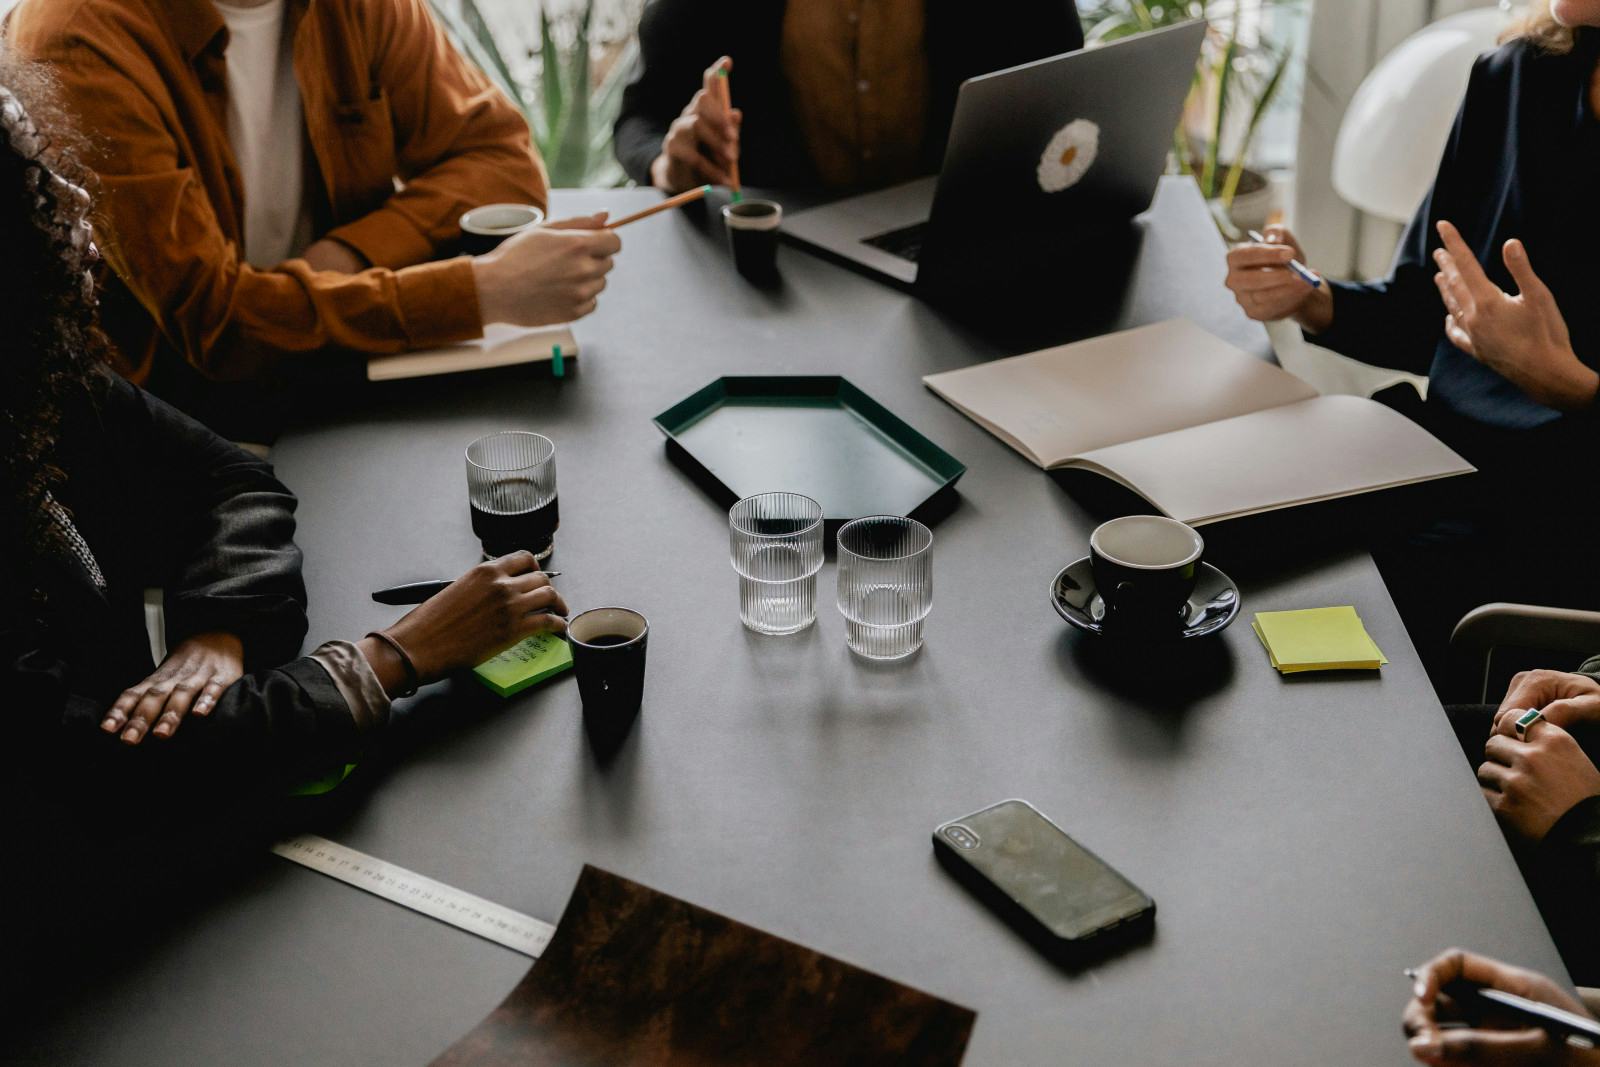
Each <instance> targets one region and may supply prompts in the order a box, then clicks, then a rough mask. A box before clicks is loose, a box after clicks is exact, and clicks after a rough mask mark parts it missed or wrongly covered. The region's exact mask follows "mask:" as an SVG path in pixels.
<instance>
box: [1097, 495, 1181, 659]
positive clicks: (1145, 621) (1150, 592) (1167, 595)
mask: <svg viewBox="0 0 1600 1067" xmlns="http://www.w3.org/2000/svg"><path fill="white" fill-rule="evenodd" d="M1205 550H1206V543H1205V541H1204V540H1203V539H1202V538H1201V536H1200V534H1199V533H1197V532H1196V531H1195V530H1194V529H1193V528H1191V527H1189V526H1186V525H1184V524H1183V523H1181V522H1178V521H1177V520H1176V519H1168V518H1164V517H1162V516H1160V515H1125V516H1123V517H1122V518H1120V519H1112V520H1111V521H1110V522H1107V523H1103V524H1102V525H1101V526H1100V527H1099V528H1098V529H1096V530H1095V532H1094V533H1093V534H1091V535H1090V537H1089V555H1090V562H1091V566H1092V567H1093V570H1094V585H1095V591H1096V592H1097V593H1099V594H1100V599H1101V600H1103V601H1105V605H1106V622H1107V624H1108V625H1112V626H1115V627H1117V628H1118V629H1123V630H1137V631H1141V632H1160V631H1163V630H1168V629H1176V628H1177V627H1178V626H1179V625H1180V624H1181V623H1182V622H1183V621H1184V619H1185V617H1186V615H1187V607H1188V603H1189V594H1191V593H1193V592H1194V587H1195V582H1196V581H1197V580H1198V578H1199V570H1200V557H1201V556H1203V555H1204V554H1205Z"/></svg>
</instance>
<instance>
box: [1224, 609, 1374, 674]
mask: <svg viewBox="0 0 1600 1067" xmlns="http://www.w3.org/2000/svg"><path fill="white" fill-rule="evenodd" d="M1250 626H1251V628H1252V629H1253V630H1255V632H1256V636H1257V637H1259V638H1260V639H1261V643H1262V644H1263V645H1264V646H1266V649H1267V655H1268V656H1270V657H1271V659H1272V665H1273V666H1274V667H1276V668H1278V670H1279V671H1281V672H1283V673H1284V674H1298V673H1300V672H1302V671H1361V670H1367V671H1375V670H1377V669H1378V668H1379V667H1381V666H1383V665H1384V664H1385V663H1388V662H1389V661H1388V660H1387V659H1385V658H1384V656H1383V653H1382V652H1381V651H1380V650H1379V649H1378V646H1377V643H1376V642H1374V641H1373V640H1372V638H1371V636H1369V635H1368V634H1367V628H1366V625H1365V624H1363V623H1362V621H1361V616H1359V615H1357V614H1356V609H1355V608H1352V607H1338V608H1310V609H1307V610H1303V611H1258V612H1256V617H1255V621H1253V622H1252V623H1251V624H1250Z"/></svg>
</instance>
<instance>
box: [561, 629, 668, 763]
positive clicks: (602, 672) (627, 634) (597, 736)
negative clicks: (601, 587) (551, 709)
mask: <svg viewBox="0 0 1600 1067" xmlns="http://www.w3.org/2000/svg"><path fill="white" fill-rule="evenodd" d="M567 638H568V640H570V641H571V643H572V668H573V672H574V673H575V674H577V676H578V695H579V697H580V698H581V699H582V700H583V721H584V727H585V729H586V730H588V732H589V736H590V738H591V739H592V740H593V741H594V743H595V745H596V747H598V748H602V749H607V748H611V747H614V746H615V745H616V744H617V743H618V742H619V741H620V740H621V739H622V738H623V737H624V736H625V735H626V734H627V732H628V728H629V727H630V726H632V725H633V720H634V719H635V718H636V717H637V716H638V714H639V708H640V706H641V705H642V704H643V702H644V658H645V650H646V648H647V646H648V644H649V640H650V623H649V622H648V621H647V620H646V619H645V617H644V616H643V615H641V614H639V613H638V612H637V611H634V610H632V609H631V608H591V609H590V610H588V611H585V612H583V613H582V614H580V615H576V616H574V617H573V619H572V621H571V622H570V623H568V625H567Z"/></svg>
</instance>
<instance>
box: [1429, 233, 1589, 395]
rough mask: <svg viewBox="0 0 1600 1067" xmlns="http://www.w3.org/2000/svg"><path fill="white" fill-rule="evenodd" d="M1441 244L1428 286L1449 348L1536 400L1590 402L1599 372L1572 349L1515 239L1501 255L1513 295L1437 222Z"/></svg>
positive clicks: (1550, 298) (1555, 310) (1548, 296)
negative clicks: (1439, 301) (1435, 295)
mask: <svg viewBox="0 0 1600 1067" xmlns="http://www.w3.org/2000/svg"><path fill="white" fill-rule="evenodd" d="M1439 236H1440V237H1441V238H1443V240H1444V247H1443V248H1441V249H1438V250H1436V251H1435V252H1434V253H1433V260H1434V262H1435V263H1437V264H1438V266H1439V273H1438V274H1436V275H1434V278H1433V281H1434V284H1435V285H1437V286H1438V287H1439V295H1440V296H1442V297H1443V298H1444V306H1445V309H1446V310H1447V311H1448V312H1449V313H1448V314H1447V315H1445V319H1444V331H1445V334H1446V336H1448V337H1449V338H1450V343H1451V344H1453V345H1455V346H1456V347H1457V348H1459V349H1461V351H1463V352H1465V353H1466V354H1467V355H1469V356H1471V357H1472V358H1473V359H1476V360H1477V361H1478V362H1479V363H1482V364H1483V365H1484V366H1486V367H1488V368H1489V369H1490V370H1492V371H1494V372H1495V373H1497V374H1499V375H1500V376H1501V377H1503V378H1505V379H1506V380H1507V381H1509V382H1511V383H1512V384H1513V385H1515V386H1516V387H1517V388H1519V389H1521V390H1522V391H1523V392H1524V393H1527V394H1528V396H1530V397H1532V398H1533V399H1534V400H1537V401H1538V402H1539V403H1541V404H1545V405H1547V406H1549V407H1553V408H1556V409H1557V410H1560V411H1582V410H1584V409H1585V408H1588V407H1590V406H1592V405H1593V404H1594V403H1595V393H1596V391H1597V390H1600V373H1596V372H1595V371H1593V370H1590V369H1589V368H1588V367H1587V366H1585V365H1584V363H1583V361H1582V360H1580V359H1578V356H1577V354H1576V353H1575V352H1573V350H1572V337H1571V335H1570V334H1568V332H1567V323H1566V320H1565V319H1563V318H1562V317H1561V309H1560V308H1558V307H1557V306H1556V301H1555V297H1553V296H1552V295H1551V294H1550V290H1549V289H1548V288H1547V287H1546V286H1545V284H1544V282H1542V281H1540V280H1539V276H1538V275H1537V274H1535V273H1534V272H1533V264H1532V263H1530V262H1529V261H1528V250H1527V249H1526V248H1524V247H1523V245H1522V242H1521V241H1516V240H1512V241H1507V242H1506V244H1505V248H1504V249H1502V251H1501V254H1502V255H1503V256H1504V257H1505V262H1506V267H1507V268H1508V269H1509V270H1510V271H1511V276H1512V277H1513V278H1515V279H1516V282H1517V289H1518V290H1519V291H1518V293H1517V295H1516V296H1512V295H1511V294H1509V293H1506V292H1503V291H1501V289H1500V288H1499V287H1498V286H1497V285H1495V284H1494V282H1492V281H1490V280H1489V276H1488V275H1487V274H1485V273H1484V270H1483V267H1482V266H1481V265H1479V263H1478V259H1477V257H1476V256H1474V255H1473V254H1472V249H1471V248H1468V247H1467V243H1466V241H1464V240H1462V238H1461V234H1460V232H1459V231H1458V230H1457V229H1456V228H1455V227H1454V226H1452V225H1451V224H1450V223H1448V222H1444V221H1442V220H1441V221H1440V223H1439Z"/></svg>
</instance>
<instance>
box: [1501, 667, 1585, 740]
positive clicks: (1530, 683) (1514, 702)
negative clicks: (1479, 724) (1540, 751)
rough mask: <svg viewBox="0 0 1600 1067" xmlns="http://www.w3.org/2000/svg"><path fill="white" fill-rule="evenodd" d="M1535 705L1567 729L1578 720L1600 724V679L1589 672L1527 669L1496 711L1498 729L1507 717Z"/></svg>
mask: <svg viewBox="0 0 1600 1067" xmlns="http://www.w3.org/2000/svg"><path fill="white" fill-rule="evenodd" d="M1529 708H1532V709H1533V710H1535V711H1541V712H1543V713H1544V717H1545V719H1546V720H1548V721H1550V722H1553V723H1555V724H1556V725H1557V726H1559V727H1561V728H1562V729H1563V730H1570V729H1571V728H1572V726H1573V724H1574V723H1581V722H1592V723H1597V724H1600V682H1597V681H1595V680H1594V679H1593V678H1591V677H1589V676H1588V675H1587V674H1568V673H1566V672H1565V671H1523V672H1522V673H1521V674H1518V675H1517V676H1516V677H1515V678H1513V679H1511V688H1509V689H1507V690H1506V698H1505V699H1504V700H1502V701H1500V709H1499V710H1498V711H1496V712H1495V713H1494V728H1493V729H1492V730H1490V733H1499V732H1500V725H1501V723H1502V721H1503V720H1506V719H1508V718H1509V719H1513V720H1514V719H1515V718H1516V717H1517V716H1518V715H1520V714H1522V713H1523V712H1524V711H1526V710H1528V709H1529Z"/></svg>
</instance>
